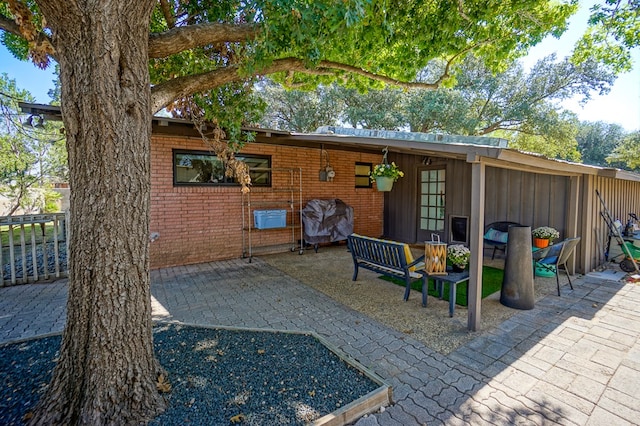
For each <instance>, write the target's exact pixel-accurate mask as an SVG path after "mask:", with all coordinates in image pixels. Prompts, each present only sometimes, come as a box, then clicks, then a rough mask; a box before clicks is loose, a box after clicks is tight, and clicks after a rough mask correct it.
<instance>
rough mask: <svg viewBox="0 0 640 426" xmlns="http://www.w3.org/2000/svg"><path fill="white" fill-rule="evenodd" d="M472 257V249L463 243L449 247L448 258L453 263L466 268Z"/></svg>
mask: <svg viewBox="0 0 640 426" xmlns="http://www.w3.org/2000/svg"><path fill="white" fill-rule="evenodd" d="M470 257H471V250H469V249H468V248H467V247H465V246H463V245H462V244H453V245H450V246H448V247H447V259H449V261H450V262H451V264H452V265H457V266H459V267H460V268H462V269H464V267H465V266H467V263H469V258H470Z"/></svg>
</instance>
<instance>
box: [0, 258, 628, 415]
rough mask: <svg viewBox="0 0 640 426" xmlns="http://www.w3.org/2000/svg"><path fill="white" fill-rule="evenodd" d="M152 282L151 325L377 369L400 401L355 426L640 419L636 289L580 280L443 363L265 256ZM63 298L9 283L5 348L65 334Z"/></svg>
mask: <svg viewBox="0 0 640 426" xmlns="http://www.w3.org/2000/svg"><path fill="white" fill-rule="evenodd" d="M151 280H152V288H151V290H152V291H151V292H152V295H153V300H152V302H153V308H154V318H155V319H163V320H171V321H181V322H185V323H189V324H202V325H226V326H236V327H250V328H267V329H279V330H313V331H315V332H317V333H318V334H320V335H322V336H324V337H325V338H326V339H328V340H329V341H331V342H332V343H333V344H334V345H336V346H338V347H339V348H340V349H341V350H342V351H344V352H346V353H347V354H349V355H350V356H352V357H353V358H355V359H357V360H358V361H360V362H361V363H362V364H364V365H366V366H367V367H369V368H371V369H372V370H373V371H375V372H376V373H377V374H379V375H380V376H382V377H383V378H385V379H386V380H387V381H388V382H389V383H390V384H391V385H392V386H393V398H394V401H395V405H393V406H391V407H388V408H387V409H386V410H384V411H383V412H382V413H376V414H375V415H370V416H367V417H364V418H362V419H360V420H359V421H358V422H357V423H356V424H357V425H358V426H370V425H371V426H375V425H422V424H428V425H437V424H447V425H458V424H459V425H463V424H464V425H466V424H472V425H477V424H498V425H506V424H532V425H543V424H562V425H572V424H575V425H607V426H613V425H616V426H618V425H632V424H638V422H639V420H640V400H639V399H637V392H638V390H640V342H639V335H640V308H638V306H639V305H640V286H638V285H635V284H625V283H621V282H616V281H606V280H601V279H595V278H590V277H589V276H587V277H582V278H580V279H578V280H576V281H577V282H575V283H574V287H575V291H570V290H568V289H567V288H563V296H562V297H557V296H552V295H550V296H547V297H545V298H543V299H541V300H539V301H537V302H536V307H535V309H533V310H530V311H518V312H517V313H516V314H515V315H514V316H513V317H511V318H510V319H509V320H507V321H505V322H504V323H502V324H501V325H500V327H498V328H497V329H495V330H491V331H487V332H482V333H478V337H477V338H476V339H474V340H473V341H471V342H470V343H469V344H467V345H465V346H463V347H461V348H459V349H458V350H456V351H455V352H452V353H451V354H449V355H448V356H444V355H441V354H439V353H437V352H434V351H432V350H431V349H429V348H427V347H426V346H424V345H423V344H422V343H420V342H418V341H416V340H415V339H412V338H411V337H410V336H407V335H405V334H402V333H399V332H397V331H395V330H392V329H390V328H388V327H386V326H385V325H383V324H381V323H379V322H376V321H374V320H372V319H370V318H369V317H367V316H365V315H363V314H361V313H359V312H356V311H354V310H352V309H349V308H346V307H344V306H343V305H340V304H339V303H337V302H335V301H334V300H332V299H330V298H328V297H327V296H325V295H324V294H322V293H320V292H318V291H316V290H314V289H311V288H309V287H307V286H305V285H303V284H301V283H300V282H298V281H296V280H294V279H293V278H291V277H289V276H287V275H283V274H282V273H281V272H280V271H278V270H277V269H275V268H273V267H271V266H269V265H267V264H266V263H265V262H263V261H261V260H260V259H259V258H254V260H253V262H252V263H247V262H246V260H241V259H238V260H231V261H225V262H214V263H207V264H201V265H191V266H183V267H176V268H169V269H162V270H157V271H153V272H152V275H151ZM66 297H67V289H66V282H65V281H61V282H56V283H53V284H35V285H22V286H16V287H8V288H1V289H0V342H5V341H9V340H12V339H17V338H24V337H30V336H35V335H40V334H43V333H50V332H56V331H60V330H62V327H63V325H64V315H65V312H64V310H65V308H64V303H65V300H66ZM427 309H428V308H427ZM447 319H448V318H447V317H446V313H443V321H446V320H447ZM416 320H419V319H416Z"/></svg>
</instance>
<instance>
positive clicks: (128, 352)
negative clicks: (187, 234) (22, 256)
mask: <svg viewBox="0 0 640 426" xmlns="http://www.w3.org/2000/svg"><path fill="white" fill-rule="evenodd" d="M38 4H39V6H40V9H41V10H42V12H43V14H44V15H45V17H46V19H47V22H48V23H49V25H50V27H51V28H52V32H53V40H54V43H55V46H56V49H57V58H58V60H59V64H60V78H61V82H62V85H61V87H62V97H61V101H62V104H61V109H62V115H63V122H64V127H65V133H66V137H67V149H68V153H69V179H70V184H71V188H73V191H72V193H71V207H70V213H71V223H70V244H69V248H70V253H69V300H68V302H67V311H68V313H67V323H66V327H65V331H64V336H63V342H62V347H61V353H60V357H59V360H58V363H57V366H56V369H55V371H54V374H53V378H52V381H51V383H50V385H49V387H48V389H47V391H46V393H45V394H44V395H43V397H42V398H41V400H40V402H39V405H38V407H37V408H36V410H35V412H34V417H33V418H32V424H47V425H49V424H65V425H66V424H90V425H103V424H139V423H140V422H142V421H144V420H146V419H150V418H152V417H154V416H155V415H157V414H158V413H159V412H160V411H161V410H162V409H163V408H164V402H163V399H162V397H161V396H160V395H159V394H158V391H157V390H156V387H155V382H156V380H157V376H158V373H159V370H160V366H159V364H158V362H157V361H156V360H155V356H154V352H153V341H152V324H151V302H150V283H149V281H150V279H149V251H148V250H149V247H148V245H149V204H150V158H149V155H150V154H149V152H150V150H149V145H150V138H151V120H150V114H151V108H150V87H149V73H148V68H147V64H148V56H147V41H148V35H149V21H150V14H151V10H152V7H153V5H154V2H153V1H150V0H146V1H140V0H138V1H131V0H117V1H110V2H104V1H99V0H84V1H77V0H76V1H70V0H41V1H38Z"/></svg>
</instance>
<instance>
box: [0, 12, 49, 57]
mask: <svg viewBox="0 0 640 426" xmlns="http://www.w3.org/2000/svg"><path fill="white" fill-rule="evenodd" d="M0 30H4V31H6V32H8V33H11V34H13V35H16V36H18V37H20V38H24V35H23V34H22V32H21V31H20V26H19V25H18V24H16V23H15V21H13V20H11V19H9V18H6V17H4V16H1V15H0ZM31 43H35V44H36V45H38V46H42V45H43V43H48V44H50V45H51V46H52V47H53V48H54V50H55V45H54V44H53V41H52V40H51V38H50V37H48V36H47V35H46V34H44V33H42V32H41V33H39V34H38V35H37V37H36V39H35V40H33V41H31ZM47 54H48V55H49V56H51V57H52V58H53V59H56V55H55V53H52V52H48V53H47Z"/></svg>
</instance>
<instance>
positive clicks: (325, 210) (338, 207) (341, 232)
mask: <svg viewBox="0 0 640 426" xmlns="http://www.w3.org/2000/svg"><path fill="white" fill-rule="evenodd" d="M302 223H303V228H304V241H305V244H313V245H314V249H315V251H316V252H317V251H318V244H319V243H333V242H336V241H343V240H346V239H347V237H348V236H349V235H351V234H352V233H353V207H351V206H349V205H347V204H346V203H345V202H343V201H342V200H339V199H337V198H336V199H332V200H318V199H315V200H309V202H307V205H306V206H305V207H304V208H303V209H302Z"/></svg>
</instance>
